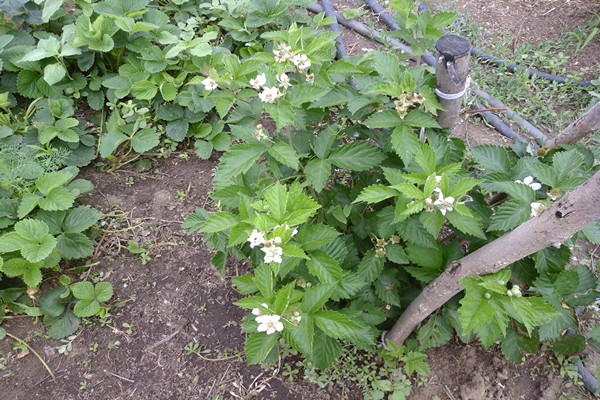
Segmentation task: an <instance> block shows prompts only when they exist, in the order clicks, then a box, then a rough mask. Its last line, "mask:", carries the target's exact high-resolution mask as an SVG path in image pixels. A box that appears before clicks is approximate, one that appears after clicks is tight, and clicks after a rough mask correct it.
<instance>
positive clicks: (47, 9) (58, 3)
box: [42, 0, 63, 23]
mask: <svg viewBox="0 0 600 400" xmlns="http://www.w3.org/2000/svg"><path fill="white" fill-rule="evenodd" d="M62 5H63V0H45V1H44V8H43V9H42V22H44V23H46V22H48V21H50V19H51V18H52V16H53V15H54V13H56V12H57V11H58V10H59V9H60V8H61V7H62Z"/></svg>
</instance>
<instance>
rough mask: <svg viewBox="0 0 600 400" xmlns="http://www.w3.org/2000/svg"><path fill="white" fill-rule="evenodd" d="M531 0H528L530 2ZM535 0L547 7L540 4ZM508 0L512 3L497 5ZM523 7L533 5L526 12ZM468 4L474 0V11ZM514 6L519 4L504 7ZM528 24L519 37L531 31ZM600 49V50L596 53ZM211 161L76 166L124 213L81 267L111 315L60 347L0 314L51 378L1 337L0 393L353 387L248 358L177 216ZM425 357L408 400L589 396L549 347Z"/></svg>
mask: <svg viewBox="0 0 600 400" xmlns="http://www.w3.org/2000/svg"><path fill="white" fill-rule="evenodd" d="M582 1H585V0H571V1H570V2H569V1H567V0H562V1H543V0H540V1H537V2H536V1H533V0H494V1H489V0H488V1H484V0H456V1H452V3H453V4H452V5H453V6H454V7H456V9H457V10H458V11H461V10H464V9H468V10H469V12H470V13H472V15H473V16H477V15H480V18H483V19H482V21H484V22H485V21H486V18H489V21H490V23H492V21H493V23H501V22H502V21H503V20H502V19H498V18H496V17H495V15H496V14H493V13H491V11H490V10H489V9H487V11H486V9H484V7H487V6H490V5H489V3H494V5H496V6H498V7H497V9H498V10H504V11H502V15H504V16H505V17H504V20H505V21H510V20H513V21H514V20H516V19H517V18H521V17H523V16H524V15H525V16H526V17H527V18H528V19H527V21H529V22H530V24H529V25H527V26H529V28H528V29H529V30H528V31H527V32H533V30H534V28H535V32H537V33H536V34H537V35H539V37H543V36H544V35H545V33H544V31H543V28H545V27H548V29H550V25H548V24H547V23H546V22H544V21H550V20H552V21H554V20H557V21H559V22H560V24H561V26H562V25H565V24H566V25H567V26H568V25H569V24H577V23H580V20H579V19H577V18H574V17H572V15H573V14H570V12H571V11H572V10H574V9H575V8H573V9H572V8H569V7H567V5H568V4H569V3H570V4H571V5H574V4H581V2H582ZM534 3H536V4H537V6H536V7H533V8H528V7H529V6H528V5H532V4H534ZM540 4H542V5H544V6H548V7H550V8H551V7H555V9H554V10H553V11H550V12H548V13H547V14H545V15H542V14H543V12H542V11H540V10H542V9H541V8H540V6H539V5H540ZM508 5H512V7H509V8H506V9H505V8H501V7H500V6H503V7H504V6H508ZM534 5H535V4H534ZM488 8H489V7H488ZM550 8H543V11H544V12H546V11H547V10H549V9H550ZM529 9H531V10H534V11H531V12H527V10H529ZM475 10H482V11H481V14H477V13H476V12H474V11H475ZM515 10H517V11H518V12H517V14H514V15H513V14H511V13H513V12H516V11H515ZM569 10H571V11H569ZM484 11H485V12H484ZM561 13H562V14H561ZM536 18H538V19H543V21H542V22H539V21H538V19H536ZM534 20H535V21H538V22H539V23H537V24H535V23H533V22H532V21H534ZM557 24H558V22H557ZM523 25H524V24H523ZM552 26H554V25H552ZM571 26H575V25H571ZM552 29H554V28H552ZM557 29H558V28H557ZM551 32H555V31H554V30H552V31H551ZM528 35H529V36H527V37H524V39H523V40H525V39H527V40H529V39H532V40H534V39H535V38H536V37H538V36H535V35H534V34H533V33H532V34H529V33H528ZM345 37H346V42H347V44H348V46H349V47H350V46H354V48H356V49H361V48H364V47H369V46H370V43H369V42H359V41H358V40H356V41H354V42H353V41H352V37H353V36H352V34H349V33H346V34H345ZM597 44H598V43H597V41H596V43H595V44H594V45H597ZM599 59H600V51H599V52H598V53H596V60H595V62H596V63H597V62H598V61H599ZM457 133H458V134H460V135H462V136H463V137H464V138H466V139H467V140H468V141H469V143H470V144H471V145H474V144H479V143H483V142H492V143H498V144H502V143H506V140H505V139H504V138H503V137H501V136H499V135H497V134H496V133H495V132H494V131H493V130H490V129H488V128H485V127H482V126H481V125H477V124H473V123H472V122H465V123H463V124H462V125H461V127H460V128H458V129H457ZM215 165H216V162H215V160H209V161H201V160H198V159H197V158H195V157H193V156H191V157H189V158H187V159H184V158H181V157H178V156H173V157H171V158H170V159H168V160H155V162H154V168H153V169H152V170H151V171H149V172H146V173H136V172H127V171H121V172H119V173H117V174H114V175H108V174H105V173H103V172H100V171H98V170H96V169H92V168H90V169H87V170H85V171H84V177H85V178H87V179H89V180H91V181H92V182H93V183H94V185H95V190H94V192H93V193H91V194H90V195H88V196H87V197H86V198H85V202H86V203H89V204H92V205H94V206H95V207H97V208H98V209H100V210H101V211H103V212H105V213H111V214H114V215H121V214H120V212H124V213H125V215H121V216H119V217H114V218H113V219H112V220H111V221H110V222H109V223H110V224H112V225H111V226H112V228H113V230H121V232H118V233H112V234H106V235H101V236H100V237H99V243H100V245H99V246H98V249H99V251H98V254H96V256H95V259H94V261H96V262H97V264H96V265H94V266H93V269H92V271H91V273H90V278H93V279H104V280H105V281H109V282H111V283H112V284H113V287H114V289H115V295H114V298H113V303H112V308H111V310H110V313H111V316H110V318H108V321H107V323H105V324H104V326H102V325H101V324H99V323H98V322H94V323H92V324H90V325H86V326H84V328H83V329H82V330H81V331H80V332H79V333H78V334H77V337H76V338H74V339H73V340H72V351H71V352H70V353H69V354H68V355H63V354H59V353H58V352H57V349H56V347H57V346H59V345H61V344H64V343H61V342H59V341H53V340H47V339H43V338H42V337H41V336H42V333H43V332H44V328H43V327H42V326H41V324H39V323H38V324H36V323H35V321H33V320H32V319H30V318H18V319H13V320H10V321H7V322H6V323H5V324H4V325H3V326H4V327H5V328H6V329H7V330H8V331H9V332H11V333H12V334H14V335H16V336H19V337H22V338H23V339H26V340H27V342H28V343H29V344H30V345H31V346H32V347H33V348H34V349H35V350H36V351H37V352H38V353H39V354H40V355H41V356H42V357H43V358H44V360H45V361H46V362H47V363H48V365H49V366H50V367H51V368H52V370H53V371H54V373H55V374H56V380H52V379H50V377H49V376H48V374H47V372H46V371H45V369H44V367H43V366H42V364H41V363H40V362H39V361H38V360H37V358H35V357H34V356H33V355H32V354H28V355H26V356H24V357H21V356H19V353H18V352H17V351H16V350H14V349H13V348H12V342H11V341H9V340H3V341H0V388H1V390H2V392H1V393H2V394H1V395H0V399H2V400H4V399H6V400H13V399H14V400H20V399H43V400H87V399H90V400H96V399H98V400H105V399H106V400H125V399H140V400H141V399H149V400H171V399H173V400H196V399H198V400H213V399H214V400H217V399H250V398H254V399H283V400H285V399H311V400H338V399H340V400H342V399H350V400H352V399H361V398H362V395H361V393H360V391H358V390H357V389H356V388H354V389H352V388H350V391H349V393H350V394H344V395H341V394H340V393H342V391H341V390H340V388H339V387H336V386H333V387H329V388H325V389H320V388H319V387H317V386H316V385H312V384H308V383H306V382H302V381H297V380H296V381H290V380H288V379H286V378H284V377H283V376H282V375H281V374H280V373H278V372H280V371H279V368H277V367H275V368H271V369H269V370H263V369H261V368H260V367H258V366H252V367H248V366H246V364H245V361H244V359H243V355H242V350H243V342H244V335H243V334H242V333H241V332H240V326H239V325H240V321H241V319H242V318H243V316H244V311H242V310H241V309H239V308H237V307H235V306H234V305H232V304H231V303H232V301H234V300H235V299H237V298H238V294H237V293H236V292H235V291H234V290H233V289H232V288H231V285H230V283H229V278H230V276H226V277H225V278H222V277H221V276H220V275H219V274H218V273H217V272H216V270H215V269H214V268H213V267H212V266H211V264H210V260H211V254H210V253H209V252H208V250H207V249H206V248H205V247H204V246H203V244H202V243H201V241H200V238H199V237H198V236H190V235H186V234H185V233H184V232H183V231H182V230H181V228H180V223H181V221H182V220H183V218H184V217H185V216H186V215H188V214H189V213H191V212H193V210H194V208H195V207H196V206H203V205H205V204H206V202H207V192H208V191H209V190H210V182H211V174H212V169H213V168H214V167H215ZM109 227H110V226H109ZM109 227H107V226H105V228H109ZM129 241H135V242H137V243H139V244H140V245H141V246H142V247H144V248H146V249H147V250H148V256H149V259H147V257H146V258H143V257H141V256H140V255H139V254H138V255H136V254H132V253H131V252H129V251H128V250H127V249H126V247H127V244H128V242H129ZM243 269H244V265H231V266H230V267H229V268H228V271H227V274H228V275H233V274H235V273H237V272H239V271H240V270H243ZM123 324H126V325H123ZM189 343H197V344H198V345H199V354H200V355H197V354H187V353H186V351H185V350H184V347H185V346H186V345H188V344H189ZM201 350H202V351H201ZM283 362H284V361H283ZM428 362H429V364H430V367H431V371H432V374H431V376H430V377H429V378H428V380H427V382H426V385H424V386H420V387H417V388H414V390H413V393H412V394H411V396H410V397H409V399H411V400H430V399H434V398H435V397H436V396H437V397H439V398H440V399H448V400H454V399H462V400H481V399H497V400H504V399H506V400H508V399H511V400H512V399H527V400H529V399H544V400H552V399H562V398H571V399H587V398H591V397H590V396H589V395H588V394H587V393H586V392H585V391H584V390H582V389H580V388H577V387H574V386H571V385H570V381H569V380H568V379H565V378H564V377H561V376H560V373H559V372H560V371H558V370H555V371H553V370H551V369H550V368H549V366H548V365H549V363H550V356H549V355H547V354H541V355H538V356H531V357H528V358H527V359H526V360H525V361H524V362H522V363H520V364H512V363H509V362H507V361H506V360H505V359H504V358H503V357H502V355H501V354H500V352H499V351H498V349H496V348H492V349H490V350H487V351H486V350H484V349H483V348H482V347H481V346H479V345H476V344H469V345H464V344H461V343H457V342H452V343H450V344H448V345H446V346H444V347H441V348H437V349H432V350H430V351H429V352H428ZM569 386H570V387H569ZM344 393H348V391H347V390H346V391H344Z"/></svg>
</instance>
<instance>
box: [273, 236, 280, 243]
mask: <svg viewBox="0 0 600 400" xmlns="http://www.w3.org/2000/svg"><path fill="white" fill-rule="evenodd" d="M273 242H274V243H275V244H281V238H280V237H279V236H275V237H274V238H273Z"/></svg>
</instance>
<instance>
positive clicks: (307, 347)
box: [281, 315, 315, 357]
mask: <svg viewBox="0 0 600 400" xmlns="http://www.w3.org/2000/svg"><path fill="white" fill-rule="evenodd" d="M281 333H282V335H283V337H284V339H285V341H286V342H287V343H288V344H290V345H291V346H292V347H293V348H295V349H296V350H298V351H300V352H302V354H304V356H305V357H310V356H311V355H312V353H313V343H314V336H315V324H314V322H313V319H312V317H311V316H310V315H303V316H302V319H301V320H300V323H299V324H298V325H296V326H295V327H294V328H292V329H284V330H283V331H282V332H281Z"/></svg>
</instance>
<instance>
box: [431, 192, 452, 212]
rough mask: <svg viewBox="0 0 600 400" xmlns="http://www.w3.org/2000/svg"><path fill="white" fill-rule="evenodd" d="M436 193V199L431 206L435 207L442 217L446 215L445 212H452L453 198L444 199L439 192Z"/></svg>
mask: <svg viewBox="0 0 600 400" xmlns="http://www.w3.org/2000/svg"><path fill="white" fill-rule="evenodd" d="M436 191H437V192H438V198H437V200H436V201H434V202H433V205H434V206H436V207H437V208H438V210H440V211H441V212H442V214H443V215H446V212H447V211H452V210H453V209H454V197H452V196H448V197H444V195H443V194H442V191H441V190H439V189H437V190H436Z"/></svg>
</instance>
